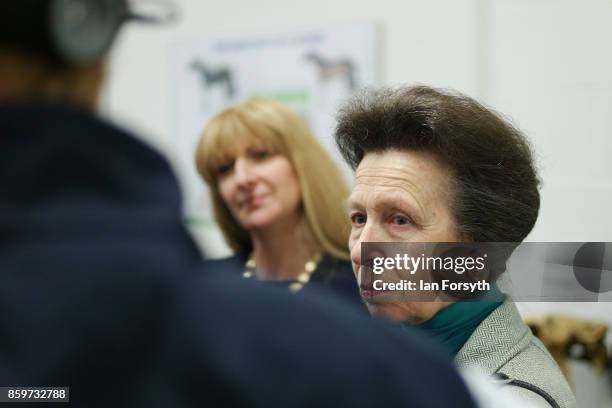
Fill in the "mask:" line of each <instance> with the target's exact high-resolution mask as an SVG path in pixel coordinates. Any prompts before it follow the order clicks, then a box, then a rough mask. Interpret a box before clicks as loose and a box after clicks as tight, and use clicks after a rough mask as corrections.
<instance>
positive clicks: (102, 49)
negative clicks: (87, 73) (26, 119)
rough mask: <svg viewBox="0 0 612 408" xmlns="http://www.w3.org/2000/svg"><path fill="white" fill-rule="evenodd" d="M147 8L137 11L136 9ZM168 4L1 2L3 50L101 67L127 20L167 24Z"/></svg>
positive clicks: (145, 0)
mask: <svg viewBox="0 0 612 408" xmlns="http://www.w3.org/2000/svg"><path fill="white" fill-rule="evenodd" d="M135 6H140V7H141V8H143V7H144V6H147V7H148V10H147V12H144V13H143V12H135V11H134V10H133V7H135ZM177 16H178V10H177V8H176V6H175V5H174V4H173V3H172V2H170V1H168V0H139V1H129V0H9V1H7V2H4V1H3V2H0V46H1V47H11V48H13V49H17V50H19V51H25V52H32V53H36V54H39V55H43V56H45V57H46V58H47V59H49V60H50V61H51V62H53V63H55V64H59V65H80V64H88V63H92V62H96V61H98V60H99V59H101V58H102V57H103V56H104V55H105V54H106V53H107V52H108V50H109V49H110V47H111V45H112V43H113V40H114V39H115V37H116V36H117V33H118V32H119V30H120V29H121V27H122V26H123V23H125V22H126V21H128V20H129V21H139V22H144V23H149V24H157V25H160V24H167V23H172V22H174V21H176V20H177Z"/></svg>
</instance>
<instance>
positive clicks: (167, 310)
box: [0, 105, 473, 408]
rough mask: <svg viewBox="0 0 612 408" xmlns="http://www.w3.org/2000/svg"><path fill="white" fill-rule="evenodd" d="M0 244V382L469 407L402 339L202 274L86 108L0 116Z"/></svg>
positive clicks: (303, 302) (438, 360)
mask: <svg viewBox="0 0 612 408" xmlns="http://www.w3.org/2000/svg"><path fill="white" fill-rule="evenodd" d="M0 242H1V245H0V384H1V385H2V386H10V385H12V386H51V385H53V386H70V404H69V405H70V406H71V407H82V406H87V407H204V406H206V407H209V406H223V407H224V408H228V407H246V406H248V407H274V406H279V407H316V406H320V407H323V406H333V407H338V408H341V407H357V406H385V407H396V406H411V407H440V408H441V407H449V406H453V407H472V406H473V403H472V401H471V398H470V396H469V394H468V392H467V390H466V388H465V386H464V385H463V383H462V381H461V379H460V378H459V376H458V375H457V373H456V372H455V370H454V369H453V367H452V364H451V362H450V361H449V359H447V358H445V357H444V355H443V353H442V352H440V350H438V349H437V348H435V347H433V346H430V345H429V344H427V343H426V341H424V340H423V338H422V337H420V336H418V335H417V334H416V333H413V332H407V333H401V332H400V331H399V330H398V329H397V328H396V327H393V326H391V325H389V324H385V323H384V322H377V321H373V320H371V319H369V318H366V317H364V316H360V315H359V313H356V312H355V311H354V310H353V309H351V308H350V307H348V306H346V305H345V304H342V302H338V301H336V299H335V298H334V297H332V296H327V297H325V299H323V297H322V296H319V294H318V293H314V292H316V291H313V293H312V294H311V295H306V294H304V296H292V295H290V294H289V293H286V292H285V291H282V290H274V289H273V288H269V287H267V286H265V285H257V282H248V281H245V280H244V279H242V278H237V277H231V276H223V277H222V276H220V275H219V274H214V273H206V271H205V270H203V268H202V265H203V260H202V258H201V256H200V254H199V252H198V250H197V248H196V246H195V245H194V243H193V241H192V240H191V239H190V237H189V235H188V234H187V232H186V230H185V228H184V226H183V223H182V214H181V201H180V195H179V188H178V185H177V182H176V180H175V178H174V176H173V175H172V172H171V171H170V167H169V166H168V164H167V162H166V161H165V160H164V159H163V158H162V157H161V156H160V155H159V154H157V153H156V152H154V151H153V150H152V149H150V148H148V147H147V146H145V145H143V144H142V143H141V142H139V141H138V140H137V139H136V138H135V137H132V136H131V135H129V134H127V133H126V132H124V131H121V130H120V129H117V128H115V127H114V126H110V125H108V124H105V123H104V122H102V121H100V120H98V119H97V118H95V117H93V116H91V115H89V114H87V113H83V112H80V111H75V110H73V109H67V108H61V107H54V106H1V105H0ZM440 386H441V387H443V389H444V392H436V390H437V389H438V388H439V387H440ZM26 405H28V404H26ZM59 405H61V404H59ZM59 405H58V406H59ZM62 406H63V405H62Z"/></svg>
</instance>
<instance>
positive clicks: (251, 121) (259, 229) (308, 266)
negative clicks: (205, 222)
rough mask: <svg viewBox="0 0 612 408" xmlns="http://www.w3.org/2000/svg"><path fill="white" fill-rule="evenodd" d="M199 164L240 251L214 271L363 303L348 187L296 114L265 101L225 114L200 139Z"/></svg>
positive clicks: (228, 239) (216, 265) (223, 222)
mask: <svg viewBox="0 0 612 408" xmlns="http://www.w3.org/2000/svg"><path fill="white" fill-rule="evenodd" d="M196 165H197V169H198V172H199V173H200V175H201V176H202V178H203V179H204V181H205V182H206V183H207V184H208V186H209V187H210V191H211V196H212V202H213V208H214V213H215V218H216V221H217V223H218V224H219V227H220V228H221V231H222V232H223V235H224V237H225V240H226V242H227V243H228V245H229V246H230V247H231V248H232V249H233V250H234V251H235V255H233V256H231V257H229V258H225V259H221V260H213V261H208V263H209V267H211V268H214V269H219V270H221V269H223V270H224V272H225V271H227V272H226V273H235V274H240V275H242V276H243V277H244V278H245V279H255V280H259V281H266V282H270V283H274V284H275V285H279V286H286V288H287V290H289V291H290V292H293V293H296V292H300V291H301V290H307V289H308V288H309V287H311V286H319V287H326V288H328V289H330V290H332V291H335V292H338V293H340V294H342V295H344V296H347V297H349V298H351V299H353V300H355V301H356V302H359V291H358V288H357V285H356V282H355V280H354V279H353V275H352V271H351V266H350V263H349V262H348V259H349V254H348V250H347V245H346V243H347V241H348V234H349V231H350V224H349V222H348V218H347V216H346V211H345V209H344V202H345V200H346V198H347V196H348V187H347V185H346V183H345V181H344V179H343V178H342V175H341V174H340V171H339V169H338V167H337V166H336V165H335V164H334V162H333V161H332V159H331V157H330V156H329V155H328V154H327V153H326V152H325V150H324V149H323V148H322V147H321V146H320V145H319V144H318V143H317V141H316V140H315V138H314V137H313V135H312V134H311V132H310V131H309V129H308V127H307V126H306V124H305V123H304V121H303V120H302V119H301V118H300V117H299V116H298V115H297V114H295V113H294V112H292V111H291V110H289V109H288V108H287V107H285V106H283V105H282V104H280V103H278V102H276V101H274V100H270V99H265V98H256V99H251V100H249V101H247V102H244V103H242V104H240V105H237V106H234V107H231V108H228V109H226V110H224V111H222V112H221V113H219V114H218V115H217V116H215V117H214V118H213V119H212V120H211V121H210V123H209V124H208V126H206V128H205V130H204V132H203V134H202V136H201V139H200V141H199V144H198V146H197V151H196Z"/></svg>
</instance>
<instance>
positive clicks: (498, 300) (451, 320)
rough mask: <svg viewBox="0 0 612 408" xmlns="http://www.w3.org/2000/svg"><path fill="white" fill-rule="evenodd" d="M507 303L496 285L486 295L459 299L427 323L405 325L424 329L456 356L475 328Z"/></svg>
mask: <svg viewBox="0 0 612 408" xmlns="http://www.w3.org/2000/svg"><path fill="white" fill-rule="evenodd" d="M503 302H504V295H503V294H502V293H501V292H500V291H499V289H498V288H497V285H495V284H493V285H492V288H491V290H490V291H489V292H488V293H487V294H486V295H484V296H482V297H480V298H477V299H475V300H470V301H459V302H455V303H453V304H450V305H448V306H447V307H445V308H444V309H442V310H440V311H438V313H436V314H435V315H434V316H433V317H432V318H431V319H429V320H427V321H426V322H423V323H419V324H416V325H414V324H413V325H411V324H409V323H404V325H406V326H412V327H416V328H418V329H422V330H425V331H426V332H427V333H428V334H429V335H430V336H431V337H433V338H434V339H436V340H437V341H438V342H440V343H442V344H443V345H444V346H445V347H446V349H447V350H448V351H450V353H451V355H452V356H453V357H454V356H455V355H456V354H457V353H458V352H459V350H461V347H463V345H464V344H465V343H466V342H467V340H468V339H469V338H470V336H471V335H472V333H474V330H476V328H477V327H478V325H480V323H481V322H482V321H483V320H484V319H486V318H487V316H489V315H490V314H491V313H492V312H493V311H494V310H495V309H497V307H498V306H499V305H501V304H502V303H503Z"/></svg>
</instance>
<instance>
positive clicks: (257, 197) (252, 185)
mask: <svg viewBox="0 0 612 408" xmlns="http://www.w3.org/2000/svg"><path fill="white" fill-rule="evenodd" d="M214 170H215V173H216V178H217V185H218V188H219V192H220V193H221V197H222V199H223V201H224V202H225V205H227V207H228V208H229V210H230V212H231V213H232V215H233V216H234V218H235V219H236V221H237V222H238V223H239V224H240V225H241V226H242V227H243V228H244V229H246V230H247V231H253V230H257V229H262V228H266V227H270V226H272V225H274V224H275V223H278V222H281V221H283V220H291V219H296V220H297V219H298V212H299V207H300V203H301V189H300V184H299V182H298V179H297V176H296V174H295V171H294V169H293V166H292V165H291V162H290V161H289V159H287V158H286V157H284V156H281V155H279V154H273V153H272V152H271V151H270V150H269V149H267V148H265V147H258V146H253V145H247V144H244V145H242V146H239V147H238V149H237V155H236V156H235V157H232V158H229V159H228V160H226V161H224V162H222V163H221V164H220V165H219V166H217V168H216V169H214Z"/></svg>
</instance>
